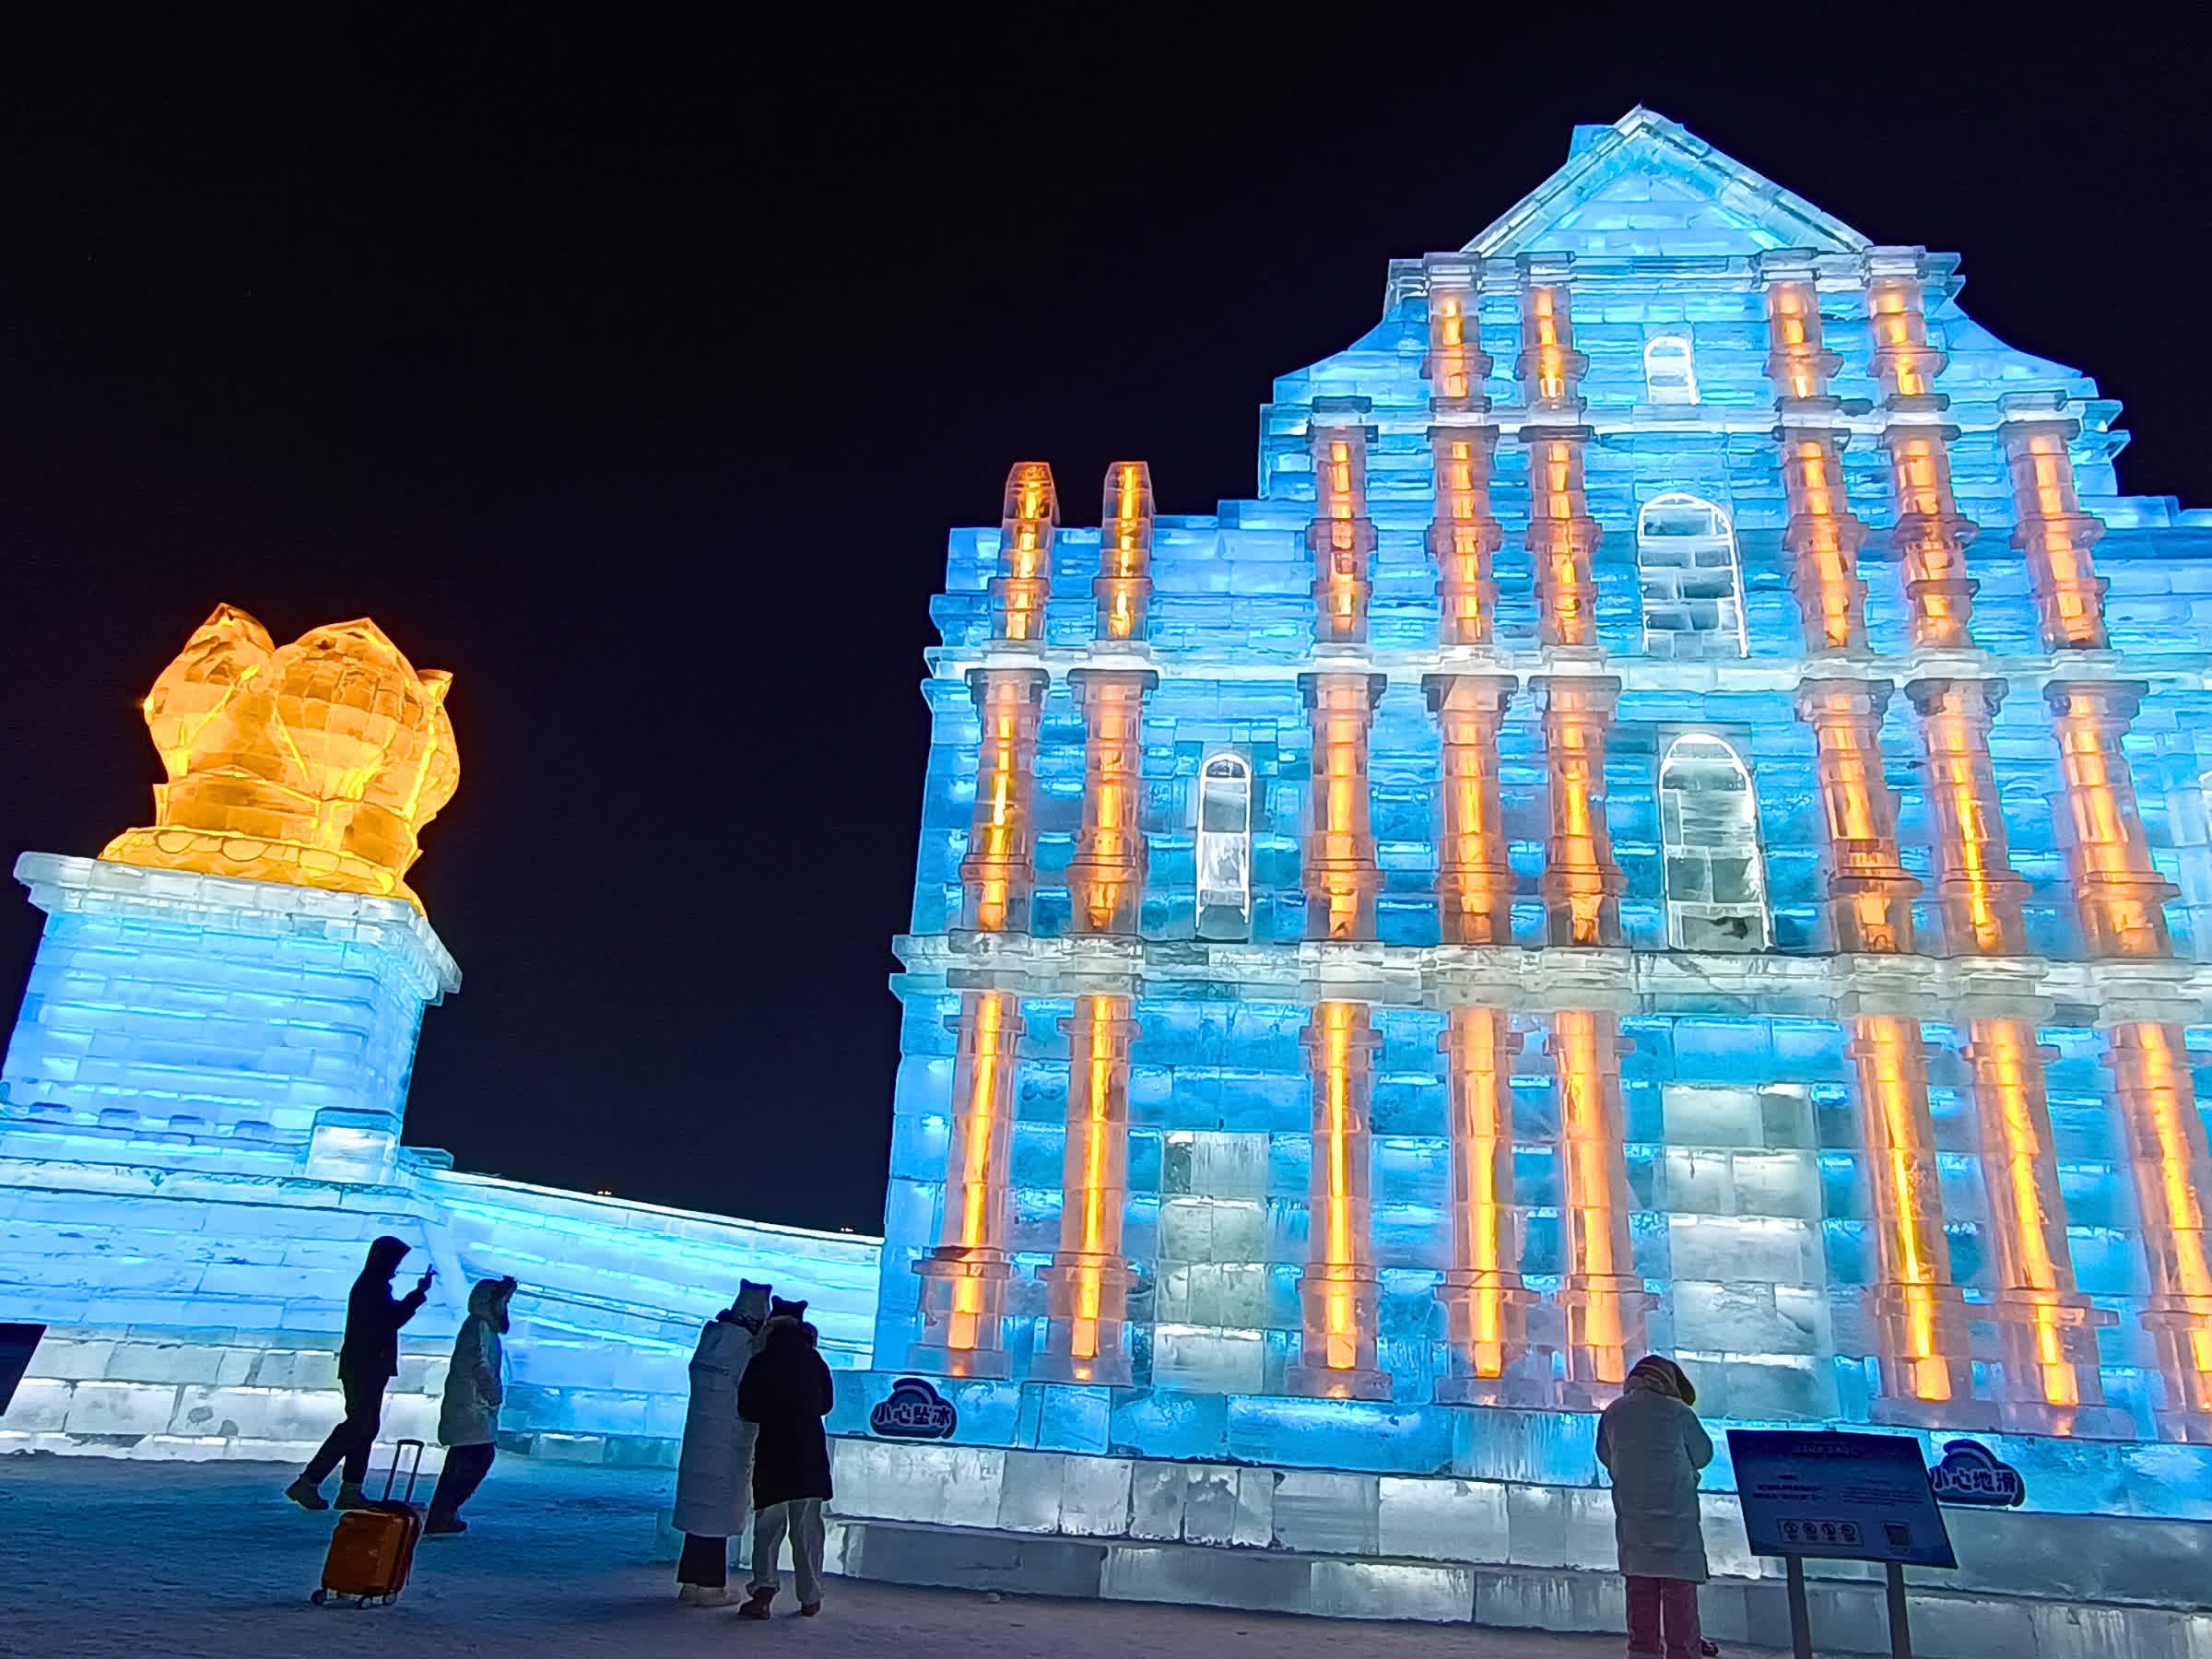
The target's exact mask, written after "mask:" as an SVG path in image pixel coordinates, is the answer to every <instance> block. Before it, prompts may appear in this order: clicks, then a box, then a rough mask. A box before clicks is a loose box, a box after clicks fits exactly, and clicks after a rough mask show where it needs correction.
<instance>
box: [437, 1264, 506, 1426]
mask: <svg viewBox="0 0 2212 1659" xmlns="http://www.w3.org/2000/svg"><path fill="white" fill-rule="evenodd" d="M514 1288H515V1287H514V1281H513V1280H512V1279H511V1278H498V1279H478V1280H477V1282H476V1284H475V1285H473V1286H472V1287H470V1288H469V1292H468V1317H467V1318H466V1319H465V1320H463V1321H462V1322H461V1331H460V1334H459V1335H456V1336H455V1337H454V1338H453V1364H452V1365H451V1366H450V1367H449V1368H448V1369H447V1371H446V1373H445V1397H444V1398H443V1399H441V1401H440V1402H439V1404H438V1441H439V1443H440V1444H441V1445H444V1446H490V1445H496V1444H497V1443H498V1442H499V1438H500V1401H501V1400H502V1399H504V1398H505V1397H506V1385H505V1378H504V1371H505V1364H506V1345H505V1344H504V1343H502V1342H501V1341H500V1337H501V1336H502V1335H505V1334H506V1330H507V1300H508V1298H510V1297H512V1295H513V1294H514Z"/></svg>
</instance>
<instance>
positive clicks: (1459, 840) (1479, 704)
mask: <svg viewBox="0 0 2212 1659" xmlns="http://www.w3.org/2000/svg"><path fill="white" fill-rule="evenodd" d="M1421 689H1422V690H1423V691H1424V692H1426V693H1427V695H1428V698H1429V708H1430V712H1432V713H1433V714H1435V716H1436V723H1437V727H1438V729H1439V731H1440V733H1441V735H1442V737H1443V778H1442V786H1441V791H1440V794H1439V801H1438V817H1437V825H1438V830H1437V838H1436V841H1437V849H1436V850H1437V872H1436V912H1437V927H1438V932H1439V936H1440V937H1441V939H1442V941H1443V943H1445V944H1447V945H1511V944H1512V942H1513V866H1512V861H1511V858H1510V855H1509V853H1508V846H1507V841H1506V836H1505V808H1504V806H1503V805H1502V804H1501V803H1500V798H1499V793H1498V728H1499V726H1500V724H1502V723H1503V721H1504V719H1505V708H1506V704H1507V703H1508V702H1509V701H1511V700H1512V695H1513V680H1512V676H1510V675H1488V674H1432V675H1430V676H1428V677H1426V678H1424V679H1423V680H1422V681H1421Z"/></svg>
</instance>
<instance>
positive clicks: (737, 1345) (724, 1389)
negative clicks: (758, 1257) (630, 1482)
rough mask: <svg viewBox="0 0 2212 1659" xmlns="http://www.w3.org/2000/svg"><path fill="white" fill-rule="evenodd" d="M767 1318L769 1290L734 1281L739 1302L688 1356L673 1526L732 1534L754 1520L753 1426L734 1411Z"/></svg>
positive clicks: (700, 1534) (702, 1334)
mask: <svg viewBox="0 0 2212 1659" xmlns="http://www.w3.org/2000/svg"><path fill="white" fill-rule="evenodd" d="M767 1315H768V1287H767V1286H766V1285H756V1284H754V1283H753V1282H752V1281H751V1280H749V1279H747V1280H744V1281H741V1282H740V1285H739V1288H738V1291H737V1300H736V1301H735V1303H734V1304H732V1305H731V1306H730V1307H729V1308H726V1309H724V1311H723V1312H720V1313H718V1314H716V1315H715V1316H714V1317H713V1318H712V1319H711V1320H709V1321H708V1322H707V1325H706V1328H705V1329H704V1330H702V1331H701V1332H700V1334H699V1347H698V1349H697V1351H695V1352H694V1353H693V1354H692V1356H691V1403H690V1405H689V1406H688V1408H687V1409H686V1411H685V1413H684V1449H683V1454H682V1456H681V1457H680V1458H679V1459H678V1461H677V1466H676V1510H675V1513H674V1514H673V1515H672V1516H671V1518H670V1522H671V1524H672V1525H674V1526H675V1528H676V1529H677V1531H678V1532H685V1533H690V1534H692V1535H695V1536H698V1537H702V1538H730V1537H735V1536H737V1535H739V1534H741V1533H743V1532H744V1531H745V1530H746V1529H747V1526H748V1525H749V1524H751V1520H752V1501H751V1500H752V1485H753V1426H752V1425H751V1424H750V1423H748V1422H747V1421H746V1420H745V1419H744V1418H741V1417H739V1416H738V1415H737V1390H738V1386H739V1383H740V1382H742V1380H743V1379H744V1376H745V1373H746V1371H747V1367H748V1366H749V1365H750V1364H751V1363H752V1359H753V1353H754V1347H755V1341H756V1339H755V1336H754V1332H755V1331H756V1330H757V1329H758V1328H759V1324H760V1322H761V1321H762V1320H764V1319H765V1318H766V1317H767Z"/></svg>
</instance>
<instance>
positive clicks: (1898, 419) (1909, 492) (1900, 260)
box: [1866, 248, 1978, 650]
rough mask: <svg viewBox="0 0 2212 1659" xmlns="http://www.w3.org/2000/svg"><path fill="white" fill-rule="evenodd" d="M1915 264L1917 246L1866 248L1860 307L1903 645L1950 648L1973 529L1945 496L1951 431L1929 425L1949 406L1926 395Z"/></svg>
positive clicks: (1955, 638)
mask: <svg viewBox="0 0 2212 1659" xmlns="http://www.w3.org/2000/svg"><path fill="white" fill-rule="evenodd" d="M1925 263H1926V256H1925V255H1924V253H1922V252H1921V251H1920V250H1919V249H1917V248H1877V249H1875V250H1874V251H1873V252H1872V253H1868V254H1867V256H1866V265H1867V288H1866V304H1867V311H1868V313H1869V315H1870V318H1871V320H1872V323H1873V329H1874V371H1875V374H1876V377H1877V380H1878V381H1879V382H1880V384H1881V388H1882V414H1883V423H1884V424H1883V429H1882V444H1883V447H1884V448H1885V449H1886V450H1887V451H1888V455H1889V488H1890V493H1891V496H1892V498H1893V499H1894V500H1895V501H1896V504H1897V527H1896V530H1895V532H1894V533H1893V534H1894V541H1895V546H1896V549H1897V554H1898V557H1899V559H1900V560H1901V561H1902V563H1903V566H1904V581H1905V595H1906V597H1907V598H1908V599H1910V600H1911V601H1912V642H1913V643H1914V644H1915V645H1926V646H1933V647H1936V648H1938V649H1946V650H1959V649H1961V648H1963V647H1964V646H1966V645H1967V644H1968V643H1969V640H1968V636H1967V624H1968V622H1969V620H1970V619H1971V617H1972V614H1973V604H1974V600H1973V595H1974V589H1975V587H1976V585H1977V584H1976V583H1975V582H1972V581H1971V580H1969V579H1968V577H1967V573H1966V548H1967V544H1968V543H1970V542H1971V541H1972V540H1973V538H1974V535H1975V534H1976V533H1977V530H1978V526H1977V525H1976V524H1974V523H1973V521H1972V520H1971V519H1969V518H1967V517H1966V516H1964V515H1963V514H1962V513H1960V512H1959V503H1958V500H1957V499H1956V497H1955V496H1954V495H1953V493H1952V490H1951V458H1950V443H1951V441H1952V440H1953V439H1955V438H1957V437H1958V436H1959V432H1958V429H1957V428H1955V427H1950V426H1947V425H1944V424H1943V423H1942V422H1941V421H1940V420H1939V419H1938V418H1937V417H1938V416H1939V415H1940V414H1941V413H1942V411H1943V410H1944V408H1945V407H1947V406H1948V404H1949V402H1950V399H1948V398H1947V397H1946V396H1944V395H1943V394H1941V393H1939V392H1937V391H1936V390H1935V377H1936V375H1937V374H1939V373H1941V372H1942V371H1943V367H1944V362H1945V359H1944V356H1943V354H1942V353H1941V352H1940V351H1938V350H1936V349H1935V347H1934V346H1932V345H1930V344H1929V343H1928V324H1927V315H1926V308H1925V301H1924V288H1923V283H1924V276H1925V271H1924V265H1925Z"/></svg>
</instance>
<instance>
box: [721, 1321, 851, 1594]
mask: <svg viewBox="0 0 2212 1659" xmlns="http://www.w3.org/2000/svg"><path fill="white" fill-rule="evenodd" d="M817 1342H818V1335H817V1333H816V1331H815V1328H814V1327H813V1326H812V1325H810V1324H807V1323H806V1303H805V1302H803V1301H796V1302H792V1301H785V1300H782V1298H780V1297H779V1298H778V1299H777V1300H776V1303H775V1306H774V1307H772V1308H771V1309H770V1311H769V1320H768V1323H767V1324H765V1325H763V1326H761V1327H760V1351H759V1354H757V1355H756V1356H755V1357H754V1359H753V1362H752V1364H751V1365H750V1366H749V1367H748V1368H747V1371H746V1373H745V1382H744V1383H743V1384H742V1385H741V1386H740V1387H739V1389H738V1391H737V1409H738V1411H739V1412H741V1413H742V1414H743V1415H744V1417H745V1420H746V1421H747V1422H748V1423H757V1424H759V1430H760V1441H759V1446H758V1447H757V1448H756V1449H755V1452H754V1456H753V1578H752V1583H751V1584H750V1585H749V1586H747V1588H748V1590H749V1593H750V1598H749V1599H748V1600H747V1602H746V1604H745V1606H742V1607H740V1608H738V1609H737V1611H738V1612H739V1613H741V1614H743V1615H744V1616H745V1617H746V1618H767V1617H768V1607H769V1604H770V1603H771V1602H772V1601H774V1600H775V1599H776V1591H777V1589H778V1587H779V1583H778V1579H777V1576H776V1565H777V1563H776V1558H777V1557H778V1556H780V1555H782V1552H783V1540H784V1539H785V1538H786V1537H788V1538H790V1540H791V1566H792V1575H793V1577H794V1578H795V1579H797V1580H798V1590H799V1611H800V1613H801V1614H803V1615H804V1616H805V1617H806V1618H813V1617H814V1616H815V1615H816V1614H818V1613H819V1612H820V1611H821V1610H822V1505H823V1503H824V1502H826V1501H827V1500H829V1499H830V1496H831V1495H832V1494H831V1492H830V1441H829V1437H828V1436H827V1435H825V1434H824V1433H823V1432H822V1419H823V1418H826V1417H828V1416H829V1415H830V1408H831V1407H832V1406H835V1405H836V1404H837V1385H836V1383H835V1382H833V1381H832V1379H831V1378H830V1368H829V1366H827V1365H826V1364H824V1363H823V1362H822V1356H821V1354H820V1353H819V1352H818V1349H817V1347H816V1344H817Z"/></svg>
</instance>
